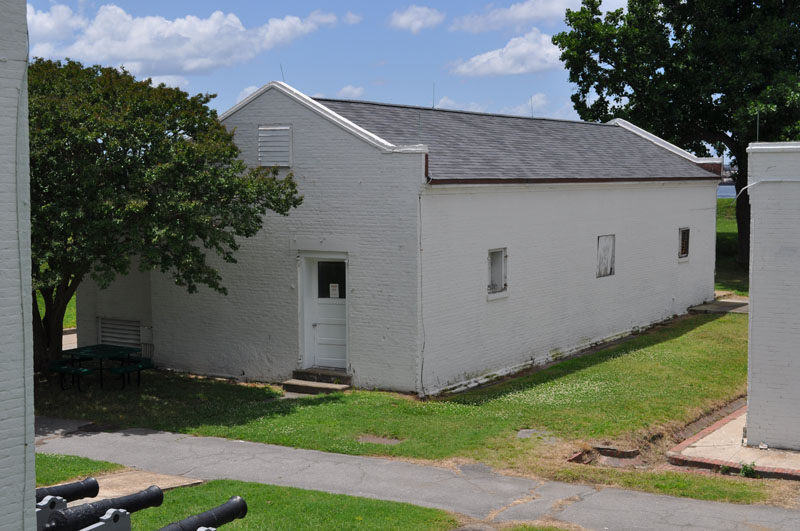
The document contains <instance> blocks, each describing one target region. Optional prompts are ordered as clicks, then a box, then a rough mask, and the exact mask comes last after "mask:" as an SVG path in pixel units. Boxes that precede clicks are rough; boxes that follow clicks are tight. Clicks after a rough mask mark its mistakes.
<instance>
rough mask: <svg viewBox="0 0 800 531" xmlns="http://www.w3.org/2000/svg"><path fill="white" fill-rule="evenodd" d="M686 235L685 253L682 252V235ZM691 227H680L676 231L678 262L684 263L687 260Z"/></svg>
mask: <svg viewBox="0 0 800 531" xmlns="http://www.w3.org/2000/svg"><path fill="white" fill-rule="evenodd" d="M684 234H686V252H685V253H684V252H683V235H684ZM691 236H692V233H691V227H681V228H679V229H678V260H680V261H686V260H688V259H689V253H690V249H691V247H690V244H691V241H692V240H691Z"/></svg>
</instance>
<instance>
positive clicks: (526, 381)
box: [443, 314, 725, 405]
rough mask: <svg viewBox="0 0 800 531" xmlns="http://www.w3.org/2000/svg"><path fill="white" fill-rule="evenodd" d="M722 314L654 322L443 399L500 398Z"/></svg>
mask: <svg viewBox="0 0 800 531" xmlns="http://www.w3.org/2000/svg"><path fill="white" fill-rule="evenodd" d="M724 315H725V314H702V315H687V316H682V317H678V318H677V319H675V320H673V321H670V322H668V323H664V324H660V325H656V326H655V327H654V328H652V329H650V330H647V331H645V332H644V333H642V334H637V335H633V336H630V337H628V338H625V339H622V340H621V341H620V342H618V343H616V344H614V345H613V346H609V347H608V348H605V349H602V350H599V351H596V350H594V349H591V350H588V351H586V354H577V355H576V356H575V357H573V358H570V359H567V360H564V361H561V362H558V363H556V364H555V365H552V366H550V367H547V368H545V369H535V368H534V369H531V370H530V372H529V373H528V374H521V375H516V376H514V377H513V378H510V379H508V380H505V381H502V382H499V383H497V384H493V385H490V386H487V387H482V388H480V389H475V390H473V391H468V392H466V393H464V394H460V395H454V396H450V397H447V398H444V399H443V400H448V401H453V402H457V403H460V404H466V405H482V404H485V403H486V402H490V401H492V400H495V399H498V398H501V397H503V396H504V395H508V394H511V393H517V392H519V391H524V390H527V389H530V388H532V387H535V386H538V385H541V384H545V383H548V382H551V381H553V380H558V379H560V378H563V377H565V376H568V375H570V374H573V373H576V372H580V371H583V370H585V369H588V368H590V367H593V366H595V365H598V364H600V363H605V362H606V361H609V360H611V359H614V358H619V357H623V356H626V355H628V354H631V353H632V352H635V351H638V350H641V349H644V348H648V347H653V346H655V345H658V344H660V343H663V342H665V341H671V340H673V339H676V338H678V337H680V336H682V335H684V334H688V333H689V332H691V331H693V330H695V329H696V328H698V327H700V326H703V325H705V324H708V323H710V322H712V321H715V320H717V319H719V318H721V317H723V316H724Z"/></svg>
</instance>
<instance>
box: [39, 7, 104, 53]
mask: <svg viewBox="0 0 800 531" xmlns="http://www.w3.org/2000/svg"><path fill="white" fill-rule="evenodd" d="M27 9H28V13H27V18H28V35H29V36H30V41H31V44H32V49H31V52H32V54H33V55H34V56H44V55H49V52H50V51H51V50H52V49H53V45H52V42H54V41H62V40H66V39H70V38H72V37H73V36H74V35H75V33H76V32H77V31H79V30H82V29H83V28H85V27H86V26H87V25H88V24H89V20H88V19H86V18H85V17H82V16H80V15H78V14H77V13H73V12H72V9H70V8H69V7H67V6H64V5H59V4H56V5H53V6H50V10H49V11H37V10H36V8H34V7H33V6H32V5H30V4H28V6H27Z"/></svg>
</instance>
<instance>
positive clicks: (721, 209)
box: [714, 199, 750, 295]
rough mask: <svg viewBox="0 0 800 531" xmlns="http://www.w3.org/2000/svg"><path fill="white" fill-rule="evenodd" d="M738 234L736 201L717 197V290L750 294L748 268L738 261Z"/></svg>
mask: <svg viewBox="0 0 800 531" xmlns="http://www.w3.org/2000/svg"><path fill="white" fill-rule="evenodd" d="M738 234H739V231H738V229H737V228H736V203H735V202H734V200H733V199H717V266H716V278H715V286H714V287H715V289H717V290H722V291H733V292H735V293H736V294H737V295H748V294H749V293H750V279H749V276H748V275H749V272H748V268H747V266H746V265H745V266H743V265H741V264H738V263H737V262H736V247H737V239H736V238H737V235H738Z"/></svg>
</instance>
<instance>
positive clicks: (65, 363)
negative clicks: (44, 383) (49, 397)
mask: <svg viewBox="0 0 800 531" xmlns="http://www.w3.org/2000/svg"><path fill="white" fill-rule="evenodd" d="M50 370H51V371H52V372H57V373H58V374H59V384H60V385H61V390H62V391H66V390H67V389H70V387H67V386H66V385H65V384H64V379H65V377H66V376H67V375H68V374H69V375H70V376H71V377H72V385H73V386H74V385H76V383H77V386H78V391H81V378H82V377H83V376H89V375H91V374H93V373H94V370H93V369H89V368H87V367H81V366H80V365H77V364H76V363H75V360H73V359H60V360H54V361H52V362H51V363H50Z"/></svg>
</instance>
